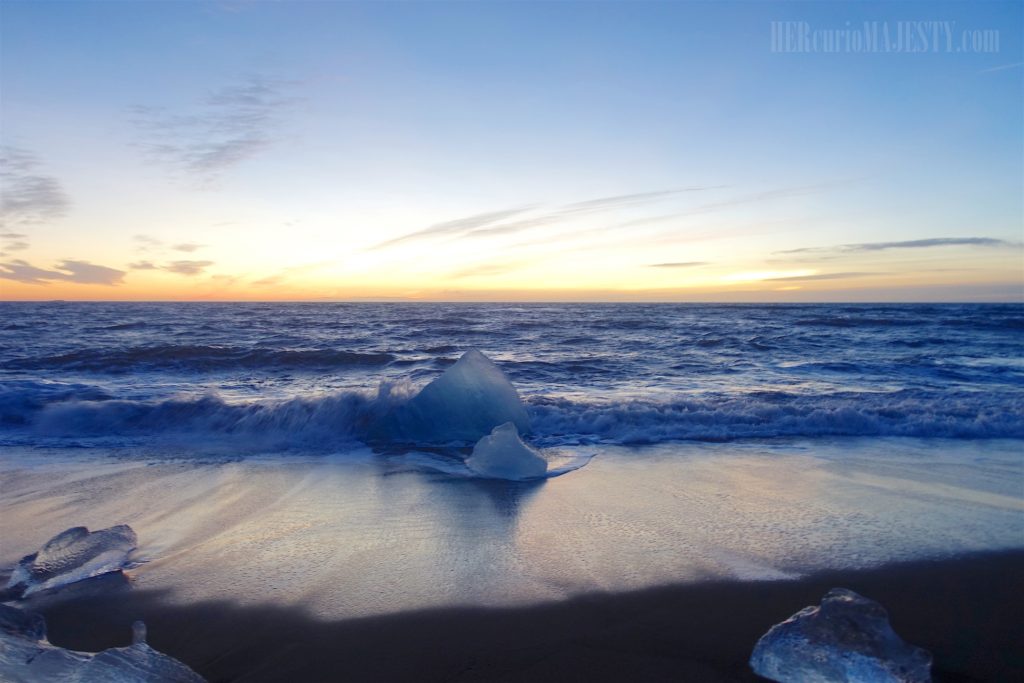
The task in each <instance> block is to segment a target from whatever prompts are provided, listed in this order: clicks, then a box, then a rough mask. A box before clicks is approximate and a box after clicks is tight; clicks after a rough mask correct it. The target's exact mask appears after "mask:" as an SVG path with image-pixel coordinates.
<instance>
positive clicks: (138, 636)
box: [132, 620, 146, 645]
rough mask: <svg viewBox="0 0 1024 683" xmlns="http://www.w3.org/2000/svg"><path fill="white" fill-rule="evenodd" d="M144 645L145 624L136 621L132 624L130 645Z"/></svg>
mask: <svg viewBox="0 0 1024 683" xmlns="http://www.w3.org/2000/svg"><path fill="white" fill-rule="evenodd" d="M145 644H146V622H144V621H141V620H140V621H136V622H133V623H132V645H145Z"/></svg>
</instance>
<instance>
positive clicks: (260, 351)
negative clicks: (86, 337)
mask: <svg viewBox="0 0 1024 683" xmlns="http://www.w3.org/2000/svg"><path fill="white" fill-rule="evenodd" d="M394 360H395V356H393V355H392V354H390V353H385V352H379V353H372V352H371V353H355V352H351V351H341V350H336V349H270V348H258V347H256V348H253V347H238V346H210V345H179V344H158V345H152V346H136V347H129V348H118V349H93V348H89V349H81V350H78V351H72V352H69V353H63V354H56V355H49V356H25V357H21V358H15V359H12V360H8V361H6V362H5V363H2V364H0V368H4V369H8V370H53V369H60V370H82V371H88V372H99V373H114V374H117V373H124V372H129V371H137V370H140V369H145V370H169V369H175V370H219V369H235V368H298V369H303V368H308V369H329V368H336V367H341V366H352V365H369V366H380V365H387V364H388V363H390V362H392V361H394Z"/></svg>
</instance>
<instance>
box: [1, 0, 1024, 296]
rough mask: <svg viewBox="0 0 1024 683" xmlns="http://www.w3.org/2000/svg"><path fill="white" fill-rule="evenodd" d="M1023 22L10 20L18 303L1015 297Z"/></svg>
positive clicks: (253, 9) (545, 16)
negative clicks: (198, 300) (47, 301)
mask: <svg viewBox="0 0 1024 683" xmlns="http://www.w3.org/2000/svg"><path fill="white" fill-rule="evenodd" d="M1022 6H1024V5H1022V3H1020V2H1009V3H1006V2H971V3H948V4H944V3H914V2H884V3H869V2H816V3H812V2H804V3H775V2H743V3H738V2H685V1H676V2H472V3H470V2H331V1H320V2H287V3H286V2H269V1H262V2H247V1H241V0H225V1H221V2H185V1H181V2H159V1H149V2H141V1H140V2H91V1H89V0H74V1H73V2H55V1H25V0H4V2H3V4H2V5H0V145H2V154H0V157H2V159H0V161H2V164H3V165H2V169H0V195H2V196H0V202H2V209H3V224H2V226H0V298H2V299H7V300H23V299H29V300H50V299H67V300H72V299H98V300H193V299H200V300H390V299H397V300H406V299H412V300H443V301H462V300H468V301H508V300H517V301H534V300H537V301H544V300H548V301H551V300H553V301H594V300H598V301H783V302H784V301H1022V300H1024V244H1022V243H1024V199H1022V195H1024V139H1022V128H1024V127H1022V121H1024V104H1022V102H1024V95H1022V80H1024V76H1022V74H1024V70H1022V62H1024V56H1022V42H1021V33H1022V28H1021V27H1022V25H1024V21H1022V19H1024V17H1022Z"/></svg>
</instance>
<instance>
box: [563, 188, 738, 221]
mask: <svg viewBox="0 0 1024 683" xmlns="http://www.w3.org/2000/svg"><path fill="white" fill-rule="evenodd" d="M722 187H724V186H723V185H718V186H713V187H683V188H677V189H674V190H657V191H655V192H637V193H634V194H620V195H616V196H613V197H600V198H598V199H588V200H586V201H582V202H575V203H573V204H566V205H565V206H563V207H562V208H561V211H560V213H563V214H571V213H591V212H597V211H609V210H611V209H617V208H620V207H623V206H632V205H636V204H646V203H648V202H652V201H656V200H658V199H666V198H668V197H671V196H673V195H677V194H681V193H683V192H698V191H701V190H716V189H720V188H722Z"/></svg>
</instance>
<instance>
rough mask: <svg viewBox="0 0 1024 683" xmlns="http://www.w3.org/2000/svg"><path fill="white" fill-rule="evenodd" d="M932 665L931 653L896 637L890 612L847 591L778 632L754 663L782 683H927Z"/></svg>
mask: <svg viewBox="0 0 1024 683" xmlns="http://www.w3.org/2000/svg"><path fill="white" fill-rule="evenodd" d="M931 665H932V656H931V654H929V652H928V651H927V650H923V649H921V648H919V647H914V646H913V645H908V644H907V643H905V642H903V640H902V639H901V638H900V637H899V636H898V635H896V633H895V632H894V631H893V630H892V626H890V625H889V615H888V614H886V612H885V608H883V607H882V606H881V605H879V604H878V603H877V602H875V601H874V600H868V599H867V598H865V597H863V596H860V595H858V594H857V593H854V592H853V591H851V590H847V589H845V588H833V589H832V590H830V591H829V592H828V594H827V595H825V597H824V598H823V599H822V601H821V605H820V606H818V607H805V608H804V609H802V610H800V611H799V612H797V613H796V614H794V615H793V616H791V617H790V618H789V619H787V620H786V621H784V622H782V623H781V624H776V625H775V626H772V628H771V629H770V630H769V631H768V633H766V634H764V635H763V636H762V637H761V639H760V640H759V641H757V645H756V646H755V647H754V653H753V654H752V655H751V657H750V667H751V668H752V669H753V670H754V672H755V673H757V674H758V675H759V676H764V677H765V678H769V679H771V680H773V681H779V682H780V683H789V682H790V681H848V682H850V683H854V682H859V683H925V682H927V681H931V672H930V670H931Z"/></svg>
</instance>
